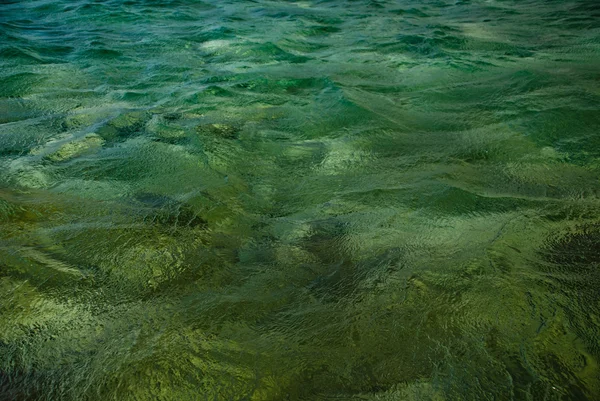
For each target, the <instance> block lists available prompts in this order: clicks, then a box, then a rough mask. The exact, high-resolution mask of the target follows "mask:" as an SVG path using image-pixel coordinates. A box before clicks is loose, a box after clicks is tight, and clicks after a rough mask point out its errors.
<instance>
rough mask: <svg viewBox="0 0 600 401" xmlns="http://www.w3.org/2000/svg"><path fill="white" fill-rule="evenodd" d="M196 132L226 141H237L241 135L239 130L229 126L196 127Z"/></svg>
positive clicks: (207, 125)
mask: <svg viewBox="0 0 600 401" xmlns="http://www.w3.org/2000/svg"><path fill="white" fill-rule="evenodd" d="M196 131H197V132H198V133H200V134H205V135H211V136H214V137H220V138H225V139H237V137H238V135H239V133H240V130H239V128H237V127H234V126H231V125H227V124H201V125H198V126H197V127H196Z"/></svg>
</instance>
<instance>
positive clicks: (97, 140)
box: [46, 134, 105, 162]
mask: <svg viewBox="0 0 600 401" xmlns="http://www.w3.org/2000/svg"><path fill="white" fill-rule="evenodd" d="M104 142H105V141H104V139H102V138H101V137H100V136H99V135H97V134H89V135H86V136H85V137H83V138H81V139H79V140H76V141H72V142H67V143H65V144H64V145H62V146H61V147H60V148H58V150H56V151H55V152H53V153H50V154H49V155H47V156H46V159H48V160H50V161H53V162H64V161H67V160H71V159H74V158H75V157H78V156H81V155H83V154H85V153H88V152H91V151H93V150H96V149H99V148H100V147H102V145H103V144H104Z"/></svg>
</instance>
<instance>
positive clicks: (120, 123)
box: [97, 111, 150, 141]
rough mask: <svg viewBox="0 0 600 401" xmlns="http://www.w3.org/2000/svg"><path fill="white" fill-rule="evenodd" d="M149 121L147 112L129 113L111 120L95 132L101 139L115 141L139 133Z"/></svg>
mask: <svg viewBox="0 0 600 401" xmlns="http://www.w3.org/2000/svg"><path fill="white" fill-rule="evenodd" d="M149 119H150V114H149V113H147V112H144V111H131V112H128V113H124V114H121V115H120V116H118V117H116V118H114V119H112V120H111V121H109V122H108V123H107V124H106V125H105V126H103V127H102V128H100V129H98V131H97V132H98V135H100V136H101V137H102V138H103V139H105V140H107V141H115V140H119V139H123V138H127V137H130V136H133V135H135V134H137V133H139V132H141V131H142V130H143V129H144V126H145V125H146V122H147V121H148V120H149Z"/></svg>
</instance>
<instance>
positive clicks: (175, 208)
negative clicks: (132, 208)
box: [134, 192, 207, 228]
mask: <svg viewBox="0 0 600 401" xmlns="http://www.w3.org/2000/svg"><path fill="white" fill-rule="evenodd" d="M134 200H135V202H136V203H138V204H140V203H141V204H142V205H143V206H144V209H142V214H143V216H144V220H150V221H151V222H154V223H157V224H161V225H164V226H169V227H172V228H177V227H188V228H198V227H199V228H205V227H206V225H207V221H206V220H205V219H204V218H202V217H201V216H200V215H199V214H198V213H196V212H195V211H194V210H193V209H192V207H191V206H190V205H188V204H186V203H184V202H180V201H177V200H175V199H173V198H170V197H168V196H165V195H159V194H155V193H149V192H142V193H138V194H137V195H135V197H134Z"/></svg>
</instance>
